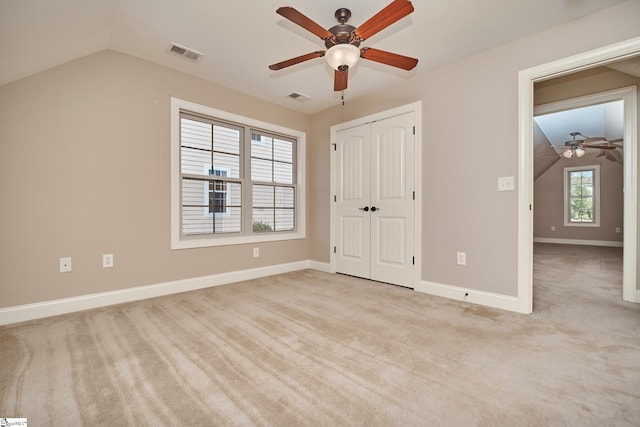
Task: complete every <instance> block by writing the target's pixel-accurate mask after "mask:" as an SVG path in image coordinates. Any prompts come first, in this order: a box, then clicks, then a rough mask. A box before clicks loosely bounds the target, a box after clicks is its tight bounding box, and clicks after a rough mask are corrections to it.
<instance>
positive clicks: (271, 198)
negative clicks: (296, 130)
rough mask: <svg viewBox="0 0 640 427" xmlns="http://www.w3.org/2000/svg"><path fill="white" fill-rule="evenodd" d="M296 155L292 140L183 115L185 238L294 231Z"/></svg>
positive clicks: (182, 174) (212, 119)
mask: <svg viewBox="0 0 640 427" xmlns="http://www.w3.org/2000/svg"><path fill="white" fill-rule="evenodd" d="M247 135H249V136H250V138H248V139H247V138H246V137H247ZM295 152H296V141H295V139H293V138H287V137H282V136H277V135H271V134H269V133H267V132H263V131H259V130H255V129H250V128H248V127H245V126H241V125H237V124H231V123H225V122H222V121H218V120H216V119H214V118H208V117H200V116H197V115H193V114H189V113H186V112H182V113H181V114H180V176H181V194H182V204H181V208H182V221H181V234H182V235H184V236H189V235H206V234H211V235H220V234H228V233H238V234H250V233H265V232H276V231H293V230H295V225H296V221H295V205H296V204H295V199H296V185H295V184H296V182H295V176H296V174H295ZM245 156H246V158H245ZM247 159H248V161H247Z"/></svg>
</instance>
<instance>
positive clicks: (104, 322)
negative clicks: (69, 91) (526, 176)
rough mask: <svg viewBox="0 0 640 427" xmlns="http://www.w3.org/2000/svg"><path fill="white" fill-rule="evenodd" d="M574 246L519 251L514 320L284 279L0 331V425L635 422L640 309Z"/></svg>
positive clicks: (311, 275) (601, 259)
mask: <svg viewBox="0 0 640 427" xmlns="http://www.w3.org/2000/svg"><path fill="white" fill-rule="evenodd" d="M561 249H562V250H561ZM592 251H595V255H593V254H592V253H591V252H592ZM588 252H589V254H590V256H589V257H585V256H583V254H584V253H586V252H584V251H583V250H582V249H581V248H579V247H563V248H558V247H555V246H553V245H538V246H536V261H535V270H534V276H535V292H534V295H535V307H534V309H535V313H534V314H533V315H531V316H527V315H520V314H515V313H510V312H505V311H501V310H496V309H490V308H483V307H480V306H476V305H471V304H467V303H463V302H457V301H450V300H446V299H442V298H436V297H432V296H428V295H424V294H420V293H416V292H414V291H411V290H408V289H404V288H400V287H395V286H390V285H384V284H380V283H375V282H369V281H365V280H360V279H356V278H352V277H347V276H341V275H331V274H326V273H320V272H315V271H301V272H295V273H290V274H284V275H280V276H274V277H269V278H265V279H260V280H253V281H248V282H243V283H236V284H232V285H227V286H219V287H215V288H210V289H206V290H201V291H196V292H190V293H185V294H180V295H173V296H169V297H162V298H155V299H150V300H146V301H140V302H135V303H130V304H124V305H119V306H113V307H106V308H101V309H96V310H91V311H86V312H81V313H75V314H69V315H64V316H59V317H53V318H49V319H42V320H37V321H31V322H27V323H22V324H17V325H10V326H5V327H2V328H0V399H1V400H0V417H26V418H28V421H29V425H32V426H47V425H49V426H54V425H73V426H77V425H85V426H107V425H109V426H110V425H135V426H145V425H149V426H151V425H153V426H158V425H167V426H168V425H190V426H211V425H225V426H226V425H265V426H266V425H273V426H346V425H359V426H418V425H422V426H567V425H570V426H585V425H586V426H589V425H592V426H637V425H639V423H640V306H638V305H635V304H630V303H624V302H622V300H621V288H622V286H621V282H620V273H621V251H620V250H618V249H611V248H596V249H589V251H588Z"/></svg>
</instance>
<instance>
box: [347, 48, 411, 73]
mask: <svg viewBox="0 0 640 427" xmlns="http://www.w3.org/2000/svg"><path fill="white" fill-rule="evenodd" d="M360 57H361V58H364V59H368V60H370V61H375V62H380V63H382V64H386V65H391V66H392V67H398V68H402V69H403V70H412V69H413V68H415V66H416V65H418V60H417V59H416V58H410V57H408V56H403V55H398V54H397V53H391V52H386V51H384V50H380V49H374V48H372V47H363V48H362V49H360Z"/></svg>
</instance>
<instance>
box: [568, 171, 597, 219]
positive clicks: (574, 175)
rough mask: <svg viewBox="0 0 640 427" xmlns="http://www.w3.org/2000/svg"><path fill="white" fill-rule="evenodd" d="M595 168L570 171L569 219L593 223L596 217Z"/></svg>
mask: <svg viewBox="0 0 640 427" xmlns="http://www.w3.org/2000/svg"><path fill="white" fill-rule="evenodd" d="M594 175H595V171H594V170H578V171H570V172H569V184H570V185H569V195H568V197H569V207H570V212H569V221H570V222H573V223H593V222H594V220H595V218H594V215H593V213H594V202H595V200H594V197H593V195H594Z"/></svg>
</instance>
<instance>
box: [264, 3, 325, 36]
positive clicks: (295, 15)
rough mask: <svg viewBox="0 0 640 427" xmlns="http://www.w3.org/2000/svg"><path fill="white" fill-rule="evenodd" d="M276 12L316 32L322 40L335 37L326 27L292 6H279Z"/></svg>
mask: <svg viewBox="0 0 640 427" xmlns="http://www.w3.org/2000/svg"><path fill="white" fill-rule="evenodd" d="M276 13H277V14H278V15H281V16H284V17H285V18H287V19H288V20H289V21H291V22H293V23H294V24H298V25H300V26H301V27H302V28H304V29H305V30H307V31H309V32H311V33H313V34H315V35H316V36H318V37H320V38H321V39H322V40H327V39H330V38H332V37H334V35H333V34H331V33H330V32H329V31H327V30H326V29H325V28H322V27H321V26H320V25H319V24H317V23H315V22H314V21H312V20H311V19H310V18H307V17H306V16H304V15H303V14H302V13H300V12H298V11H297V10H296V9H294V8H292V7H290V6H284V7H279V8H278V10H276Z"/></svg>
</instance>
